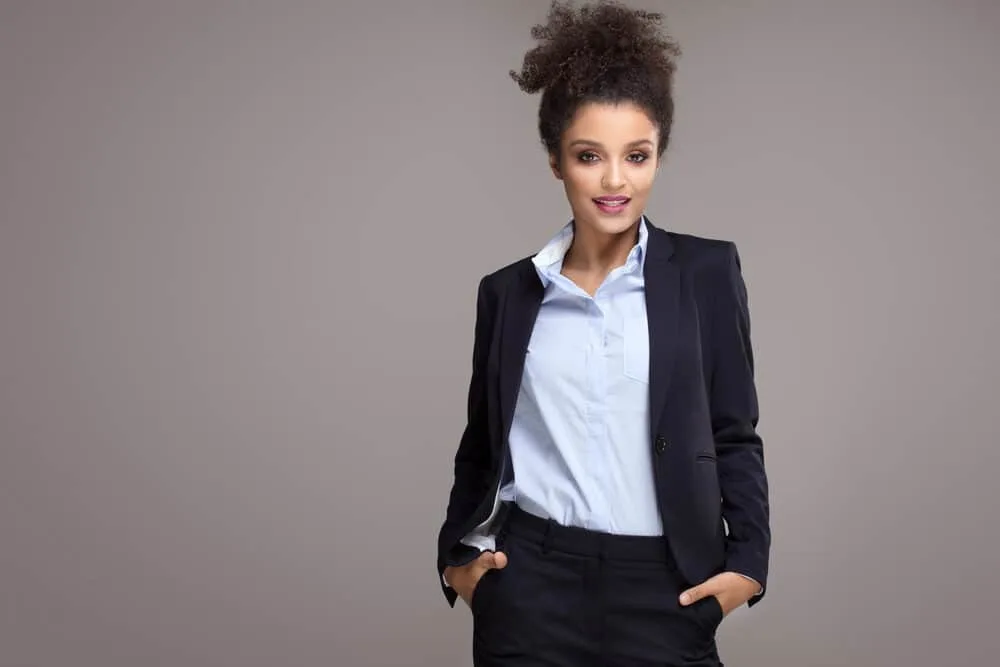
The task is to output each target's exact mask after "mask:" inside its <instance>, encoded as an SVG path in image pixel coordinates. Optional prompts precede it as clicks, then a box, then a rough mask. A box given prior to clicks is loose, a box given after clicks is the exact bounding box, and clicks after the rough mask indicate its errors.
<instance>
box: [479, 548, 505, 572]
mask: <svg viewBox="0 0 1000 667" xmlns="http://www.w3.org/2000/svg"><path fill="white" fill-rule="evenodd" d="M480 563H482V565H483V567H485V568H486V569H487V570H492V569H497V570H502V569H503V568H504V567H506V566H507V554H505V553H503V552H502V551H495V552H494V551H487V552H485V553H484V554H483V555H482V557H481V558H480Z"/></svg>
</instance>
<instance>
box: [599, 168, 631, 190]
mask: <svg viewBox="0 0 1000 667" xmlns="http://www.w3.org/2000/svg"><path fill="white" fill-rule="evenodd" d="M624 185H625V179H624V177H623V176H622V170H621V167H619V166H618V165H616V164H613V163H608V167H607V168H606V169H605V170H604V174H603V175H602V176H601V186H603V187H604V188H606V189H608V190H619V189H621V187H622V186H624Z"/></svg>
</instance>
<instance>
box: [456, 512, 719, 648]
mask: <svg viewBox="0 0 1000 667" xmlns="http://www.w3.org/2000/svg"><path fill="white" fill-rule="evenodd" d="M497 540H498V549H500V550H502V551H503V552H504V553H506V554H507V557H508V562H507V567H505V568H504V569H502V570H490V571H488V572H487V573H486V574H485V575H484V576H483V577H482V579H480V581H479V583H478V584H477V586H476V590H475V591H474V593H473V596H472V601H471V608H472V615H473V664H474V665H475V666H476V667H529V666H530V667H542V666H543V665H544V666H546V667H654V666H655V667H673V666H678V667H679V666H681V665H685V666H692V665H697V666H699V667H708V666H712V667H721V665H722V663H721V662H720V660H719V656H718V652H717V648H716V643H715V632H716V630H717V628H718V627H719V624H720V623H721V622H722V617H723V614H722V607H721V606H720V605H719V602H718V600H717V599H716V598H715V597H714V596H709V597H708V598H705V599H702V600H700V601H698V602H697V603H695V604H694V605H691V606H689V607H682V606H681V605H680V603H679V602H678V600H677V598H678V596H679V595H680V593H681V591H682V590H683V589H684V588H685V586H684V584H683V582H682V581H681V579H680V577H679V576H678V575H677V572H676V565H675V564H674V562H673V559H672V558H671V556H670V555H669V550H668V549H667V546H666V541H665V540H664V539H663V538H660V537H635V536H623V535H609V534H606V533H599V532H594V531H589V530H584V529H580V528H574V527H566V526H560V525H558V524H556V523H555V522H553V521H547V520H544V519H540V518H538V517H535V516H533V515H530V514H528V513H526V512H524V511H523V510H521V509H519V508H517V507H516V506H515V507H513V508H512V509H511V511H510V513H509V515H508V517H507V519H506V520H505V522H504V525H503V527H502V528H501V530H500V533H499V535H498V536H497Z"/></svg>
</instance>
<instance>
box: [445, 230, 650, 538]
mask: <svg viewBox="0 0 1000 667" xmlns="http://www.w3.org/2000/svg"><path fill="white" fill-rule="evenodd" d="M647 240H648V230H647V228H646V221H645V219H643V220H642V221H641V222H640V224H639V238H638V242H637V243H636V245H635V246H634V247H633V248H632V249H631V250H630V252H629V254H628V257H627V259H626V260H625V263H624V265H622V266H620V267H618V268H616V269H614V270H612V271H611V273H610V274H609V275H608V276H607V278H605V280H604V282H603V283H602V284H601V285H600V287H598V289H597V290H596V292H595V293H594V296H590V295H589V294H587V292H585V291H584V290H583V289H581V288H580V287H578V286H577V285H576V284H575V283H573V281H571V280H569V279H568V278H566V277H565V276H563V275H562V274H561V270H562V265H563V259H564V258H565V256H566V251H567V250H568V249H569V247H570V244H571V243H572V241H573V223H572V222H571V223H569V224H567V225H566V226H565V227H563V229H562V230H561V231H560V232H559V233H558V234H556V235H555V237H553V238H552V239H551V240H550V241H549V242H548V243H547V244H546V245H545V247H543V248H542V249H541V251H539V252H538V254H536V255H535V256H534V257H533V258H532V259H533V262H534V265H535V269H536V271H537V272H538V276H539V278H540V279H541V281H542V284H543V286H544V288H545V291H544V295H543V297H542V303H541V307H540V309H539V311H538V317H537V319H536V321H535V325H534V328H533V330H532V333H531V339H530V341H529V343H528V350H527V355H526V357H525V362H524V373H523V376H522V380H521V386H520V390H519V393H518V397H517V404H516V407H515V409H514V416H513V422H512V425H511V430H510V436H509V439H508V442H509V445H510V459H509V465H512V466H513V478H512V480H511V481H509V482H508V483H507V484H505V485H504V486H503V487H502V488H501V489H500V490H499V492H498V494H497V497H496V498H495V500H494V510H493V513H492V514H491V516H490V518H489V519H487V520H486V521H484V522H483V523H482V524H480V526H478V527H477V528H476V529H475V530H474V531H473V532H472V533H470V534H469V535H467V536H466V537H465V538H463V540H462V541H463V542H464V543H465V544H468V545H470V546H475V547H478V548H480V549H494V548H495V540H494V538H493V534H492V532H491V531H492V528H493V527H492V523H493V520H494V518H495V517H496V516H497V514H498V510H499V507H500V503H502V502H511V501H513V502H516V503H517V505H518V506H519V507H521V509H523V510H525V511H526V512H529V513H531V514H534V515H536V516H540V517H543V518H551V519H554V520H555V521H556V522H558V523H560V524H562V525H567V526H579V527H582V528H588V529H590V530H598V531H603V532H607V533H613V534H623V535H647V536H648V535H661V534H662V533H663V527H662V522H661V518H660V514H659V508H658V505H657V502H656V489H655V483H654V477H653V467H652V460H651V457H650V443H649V330H648V325H647V320H646V299H645V283H644V279H643V264H644V261H645V257H646V245H647Z"/></svg>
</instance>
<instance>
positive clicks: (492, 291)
mask: <svg viewBox="0 0 1000 667" xmlns="http://www.w3.org/2000/svg"><path fill="white" fill-rule="evenodd" d="M531 258H532V255H528V256H527V257H522V258H521V259H518V260H516V261H514V262H511V263H509V264H507V265H505V266H501V267H500V268H498V269H495V270H493V271H491V272H490V273H487V274H486V275H484V276H483V277H482V278H481V279H480V281H479V290H480V292H481V293H482V294H484V295H485V296H488V297H493V298H495V297H496V296H497V295H499V294H501V293H503V292H504V291H506V290H507V289H510V288H511V287H513V286H516V285H519V284H521V283H522V282H523V281H525V280H537V279H538V274H537V272H536V271H535V265H534V264H533V263H532V261H531Z"/></svg>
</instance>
